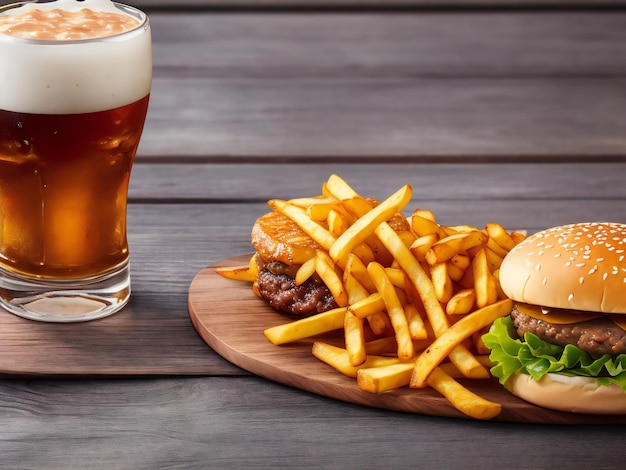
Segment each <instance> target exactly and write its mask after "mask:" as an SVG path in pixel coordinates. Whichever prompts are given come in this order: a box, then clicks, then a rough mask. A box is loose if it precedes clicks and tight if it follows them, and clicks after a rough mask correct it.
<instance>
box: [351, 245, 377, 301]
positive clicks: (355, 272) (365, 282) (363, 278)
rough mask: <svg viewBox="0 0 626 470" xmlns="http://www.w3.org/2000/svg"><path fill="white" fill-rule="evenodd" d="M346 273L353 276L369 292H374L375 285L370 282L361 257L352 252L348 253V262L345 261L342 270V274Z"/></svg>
mask: <svg viewBox="0 0 626 470" xmlns="http://www.w3.org/2000/svg"><path fill="white" fill-rule="evenodd" d="M346 274H349V275H352V276H354V278H355V279H356V280H357V281H359V283H360V284H361V285H362V286H363V287H365V289H367V290H368V291H369V292H370V293H373V292H376V286H375V285H374V283H373V282H372V278H371V277H370V275H369V273H368V272H367V268H366V267H365V264H363V261H361V258H359V257H358V256H357V255H355V254H354V253H350V255H348V262H347V263H346V267H345V270H344V275H346Z"/></svg>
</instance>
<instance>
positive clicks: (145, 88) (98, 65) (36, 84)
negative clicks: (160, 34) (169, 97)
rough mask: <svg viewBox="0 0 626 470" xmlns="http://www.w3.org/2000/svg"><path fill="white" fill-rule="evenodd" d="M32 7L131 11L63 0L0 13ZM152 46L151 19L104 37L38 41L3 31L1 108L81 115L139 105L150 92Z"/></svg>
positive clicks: (102, 1)
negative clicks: (130, 28) (137, 103)
mask: <svg viewBox="0 0 626 470" xmlns="http://www.w3.org/2000/svg"><path fill="white" fill-rule="evenodd" d="M32 8H39V9H42V10H44V9H53V8H62V9H67V10H70V11H75V10H79V9H82V8H90V9H92V10H96V11H114V12H117V13H125V12H124V10H123V9H119V8H118V7H116V6H115V5H114V4H113V2H110V1H108V0H87V1H84V2H77V1H76V0H59V1H56V2H50V3H42V4H26V5H24V6H22V7H19V8H16V9H11V10H8V11H7V12H4V13H0V14H18V13H22V12H24V11H26V10H28V9H32ZM151 44H152V41H151V35H150V27H149V23H148V21H147V19H146V21H145V23H144V24H143V25H142V26H141V27H140V28H137V29H134V30H131V31H129V32H127V33H123V34H120V35H118V36H111V37H107V38H100V39H87V40H78V41H34V40H29V39H21V38H16V37H11V36H8V35H4V34H0V62H2V64H3V65H2V66H1V67H0V90H2V93H0V109H3V110H7V111H14V112H21V113H38V114H78V113H88V112H96V111H105V110H107V109H113V108H117V107H119V106H123V105H126V104H130V103H133V102H135V101H137V100H139V99H141V98H143V97H144V96H146V95H147V94H148V93H149V92H150V86H151V82H152V49H151V47H152V46H151ZM129 71H130V72H132V73H129Z"/></svg>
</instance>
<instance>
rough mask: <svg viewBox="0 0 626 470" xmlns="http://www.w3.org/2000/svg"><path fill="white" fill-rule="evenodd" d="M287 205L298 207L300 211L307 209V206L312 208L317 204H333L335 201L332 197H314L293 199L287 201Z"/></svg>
mask: <svg viewBox="0 0 626 470" xmlns="http://www.w3.org/2000/svg"><path fill="white" fill-rule="evenodd" d="M287 202H288V203H289V204H291V205H294V206H298V207H300V208H302V209H307V208H308V207H309V206H314V205H318V204H335V203H336V202H337V199H335V198H333V197H327V198H325V197H322V196H314V197H299V198H294V199H289V201H287Z"/></svg>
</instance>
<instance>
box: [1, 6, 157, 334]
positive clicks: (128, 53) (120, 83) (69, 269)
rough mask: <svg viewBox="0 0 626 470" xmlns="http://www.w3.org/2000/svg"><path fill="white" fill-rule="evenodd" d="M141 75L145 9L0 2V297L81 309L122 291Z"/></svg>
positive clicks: (27, 313) (26, 309) (69, 316)
mask: <svg viewBox="0 0 626 470" xmlns="http://www.w3.org/2000/svg"><path fill="white" fill-rule="evenodd" d="M151 81H152V50H151V36H150V25H149V22H148V18H147V16H146V15H145V14H144V13H143V12H141V11H139V10H137V9H135V8H132V7H129V6H126V5H122V4H118V3H113V2H110V1H109V0H83V1H81V0H57V1H52V2H49V1H48V2H43V3H37V2H34V3H33V2H25V3H19V4H12V5H7V6H3V7H0V305H2V306H3V307H4V308H5V309H7V310H9V311H10V312H12V313H15V314H17V315H20V316H22V317H26V318H30V319H33V320H41V321H52V322H74V321H85V320H92V319H95V318H101V317H104V316H107V315H110V314H112V313H114V312H116V311H118V310H119V309H121V308H122V307H123V306H124V305H125V304H126V303H127V302H128V299H129V296H130V273H129V252H128V243H127V238H126V200H127V194H128V183H129V178H130V173H131V167H132V163H133V159H134V157H135V152H136V150H137V146H138V144H139V139H140V136H141V133H142V130H143V125H144V120H145V117H146V112H147V109H148V99H149V96H150V88H151Z"/></svg>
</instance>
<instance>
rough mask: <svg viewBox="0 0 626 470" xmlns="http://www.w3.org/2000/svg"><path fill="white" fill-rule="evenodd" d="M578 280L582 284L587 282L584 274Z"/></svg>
mask: <svg viewBox="0 0 626 470" xmlns="http://www.w3.org/2000/svg"><path fill="white" fill-rule="evenodd" d="M578 282H579V283H580V284H582V283H583V282H585V278H584V277H583V276H580V277H579V278H578Z"/></svg>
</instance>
